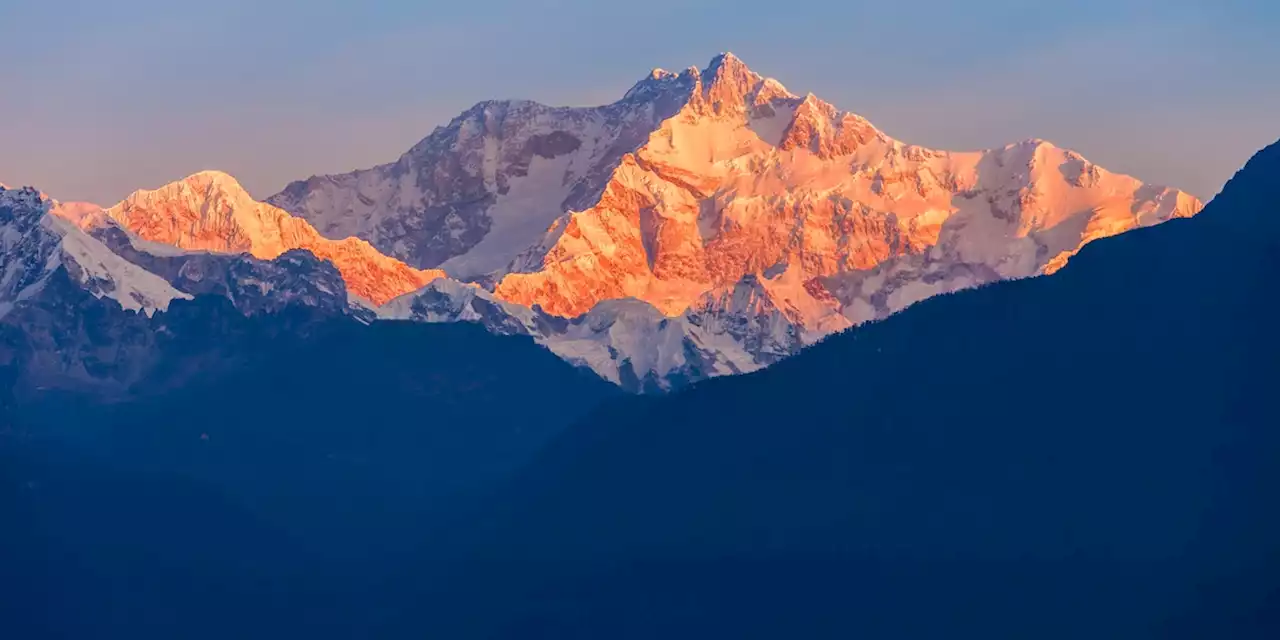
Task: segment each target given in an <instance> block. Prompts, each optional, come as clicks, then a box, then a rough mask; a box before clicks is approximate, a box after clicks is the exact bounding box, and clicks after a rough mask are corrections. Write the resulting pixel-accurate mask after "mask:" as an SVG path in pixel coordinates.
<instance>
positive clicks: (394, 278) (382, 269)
mask: <svg viewBox="0 0 1280 640" xmlns="http://www.w3.org/2000/svg"><path fill="white" fill-rule="evenodd" d="M57 213H60V214H62V215H65V216H67V218H68V219H72V220H75V221H77V222H78V223H79V224H80V225H81V226H82V227H85V228H88V229H92V228H94V227H96V226H99V225H101V224H103V223H104V221H105V220H112V221H115V222H116V223H118V224H119V225H120V226H121V227H123V228H124V229H126V230H128V231H130V232H132V233H133V234H135V235H136V236H138V237H139V238H141V239H143V240H146V241H150V242H156V243H162V244H166V245H171V246H174V247H178V248H180V249H186V250H196V251H211V252H217V253H248V254H250V255H252V256H253V257H255V258H259V259H263V260H270V259H273V258H275V257H277V256H279V255H281V254H283V253H285V252H286V251H290V250H293V249H306V250H307V251H310V252H311V253H313V254H315V255H316V257H318V258H320V259H321V260H329V261H331V262H333V264H334V266H336V267H337V268H338V271H339V272H340V273H342V277H343V280H344V281H345V282H346V285H347V288H348V289H349V290H350V291H351V293H353V294H355V295H357V296H360V297H361V298H364V299H366V300H369V301H370V302H371V303H373V304H375V305H379V304H383V303H385V302H387V301H388V300H390V299H392V298H394V297H396V296H399V295H401V294H404V293H408V292H410V291H414V290H416V289H420V288H422V287H423V286H425V285H426V284H427V283H428V282H430V281H432V280H434V279H435V278H438V277H441V276H443V275H444V272H442V271H439V270H426V271H424V270H419V269H413V268H410V267H408V266H406V265H405V264H403V263H401V262H399V261H397V260H394V259H392V258H388V257H387V256H384V255H382V254H381V253H379V252H378V251H377V250H376V249H374V248H373V247H372V246H370V245H369V243H367V242H364V241H363V240H359V239H357V238H341V239H336V240H330V239H327V238H324V237H322V236H321V235H320V234H319V233H317V232H316V230H315V229H314V228H313V227H312V226H311V225H310V224H308V223H307V222H306V221H305V220H300V219H298V218H295V217H293V216H291V215H289V214H288V213H286V212H284V211H282V210H280V209H277V208H275V207H272V206H270V205H267V204H264V203H261V202H257V201H255V200H253V198H252V197H250V196H249V194H248V193H247V192H246V191H245V190H244V189H243V188H242V187H241V186H240V184H239V183H238V182H236V181H235V179H234V178H232V177H231V176H228V175H227V174H225V173H221V172H217V171H205V172H202V173H197V174H195V175H193V176H190V177H188V178H186V179H184V180H180V181H178V182H174V183H172V184H168V185H165V186H163V187H161V188H159V189H156V190H154V191H138V192H136V193H134V194H132V195H130V196H129V197H128V198H126V199H125V200H124V201H123V202H121V203H119V204H117V205H115V206H114V207H111V208H109V209H106V210H104V211H101V212H100V213H99V214H97V215H93V214H92V213H86V212H85V211H84V205H80V208H79V209H73V208H70V207H60V208H59V209H58V210H57Z"/></svg>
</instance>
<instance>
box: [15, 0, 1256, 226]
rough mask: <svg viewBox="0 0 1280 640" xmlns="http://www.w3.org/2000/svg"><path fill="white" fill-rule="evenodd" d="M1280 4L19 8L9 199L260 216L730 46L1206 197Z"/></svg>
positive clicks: (753, 62) (903, 109) (19, 2)
mask: <svg viewBox="0 0 1280 640" xmlns="http://www.w3.org/2000/svg"><path fill="white" fill-rule="evenodd" d="M1276 33H1280V2H1275V1H1274V0H1159V1H1155V0H1072V1H1067V0H1046V1H1043V2H1041V1H1028V0H968V1H966V2H954V1H951V0H946V1H944V0H915V1H913V2H894V1H890V0H876V1H874V2H863V1H860V0H808V1H806V2H779V1H778V0H763V1H755V0H699V1H698V2H690V1H675V0H644V1H641V2H601V1H600V0H586V1H579V0H486V1H484V2H470V1H465V0H455V1H451V2H436V1H434V0H381V1H378V0H369V1H367V2H355V1H352V0H345V1H337V0H216V1H214V2H174V1H173V0H111V1H109V2H108V1H104V0H0V182H4V183H6V184H10V185H16V184H31V185H34V186H36V187H38V188H40V189H43V190H44V191H46V192H48V193H50V194H51V195H53V196H54V197H57V198H59V199H63V200H91V201H95V202H98V203H102V204H111V203H114V202H115V201H117V200H119V199H121V198H123V197H124V196H125V195H127V194H128V193H129V192H131V191H133V190H135V189H138V188H144V187H155V186H159V185H161V184H163V183H166V182H169V181H171V180H175V179H178V178H181V177H183V176H185V175H188V174H190V173H194V172H196V171H199V170H201V169H221V170H224V171H227V172H229V173H231V174H233V175H235V176H237V177H238V178H239V179H240V180H241V182H242V183H243V184H244V185H245V186H246V187H247V188H248V189H249V190H250V191H251V192H252V193H253V194H254V195H255V196H257V197H260V198H262V197H266V196H268V195H271V194H272V193H274V192H276V191H278V190H279V189H280V188H282V187H283V186H284V185H285V184H286V183H287V182H289V181H290V180H294V179H299V178H305V177H307V176H310V175H312V174H316V173H333V172H341V171H347V170H351V169H355V168H362V167H366V166H371V165H374V164H379V163H383V162H389V161H392V160H394V159H395V158H396V157H398V156H399V155H400V153H402V152H403V151H404V150H406V149H408V148H409V147H410V146H411V145H413V144H414V143H415V142H417V141H418V140H419V139H421V138H422V137H424V136H425V135H426V134H428V133H430V131H431V130H432V129H433V128H434V127H435V126H436V125H439V124H443V123H445V122H447V121H448V120H449V119H450V118H451V117H453V116H454V115H456V114H457V113H458V112H460V111H462V110H463V109H465V108H466V107H468V106H470V105H471V104H474V103H475V102H478V101H480V100H484V99H489V98H530V99H534V100H538V101H541V102H545V103H549V104H568V105H589V104H600V103H606V102H611V101H613V100H615V99H617V98H618V97H620V96H621V95H622V93H623V92H625V91H626V89H627V88H628V87H629V86H630V85H631V84H633V83H634V82H636V81H637V80H639V79H640V78H641V77H642V76H644V75H645V74H646V73H647V72H648V71H649V70H650V69H651V68H653V67H663V68H668V69H683V68H685V67H688V66H692V65H697V66H700V67H701V66H705V65H706V63H707V62H708V60H710V58H711V57H712V56H713V55H715V54H716V53H718V52H720V51H733V52H734V53H735V54H737V55H738V57H740V58H742V59H743V60H744V61H746V62H747V64H748V65H750V66H751V67H752V68H753V69H755V70H756V71H757V72H759V73H762V74H764V75H767V76H772V77H775V78H777V79H779V80H780V81H781V82H782V83H783V84H785V85H787V87H788V88H789V89H791V90H792V92H795V93H804V92H808V91H812V92H813V93H815V94H817V95H819V96H820V97H822V98H825V99H826V100H828V101H830V102H832V103H834V104H836V105H837V106H838V107H840V108H842V109H847V110H850V111H854V112H857V113H860V114H862V115H864V116H866V117H867V118H869V119H870V120H871V121H872V122H873V123H875V124H876V125H877V126H879V127H880V128H881V129H883V130H884V131H885V132H887V133H888V134H890V135H892V136H894V137H896V138H899V139H901V140H904V141H906V142H912V143H917V144H922V145H926V146H931V147H935V148H943V149H955V150H963V149H978V148H986V147H993V146H1000V145H1003V144H1005V143H1008V142H1014V141H1017V140H1021V139H1025V138H1030V137H1038V138H1045V139H1048V140H1051V141H1053V142H1055V143H1057V144H1059V145H1060V146H1064V147H1069V148H1073V149H1075V150H1077V151H1080V152H1081V153H1083V154H1084V155H1085V156H1086V157H1088V158H1090V159H1091V160H1093V161H1095V162H1097V163H1099V164H1101V165H1102V166H1104V167H1107V168H1109V169H1112V170H1114V171H1120V172H1124V173H1130V174H1133V175H1135V176H1137V177H1139V178H1141V179H1143V180H1146V181H1150V182H1157V183H1161V184H1169V185H1172V186H1176V187H1179V188H1182V189H1186V190H1188V191H1191V192H1192V193H1194V194H1196V195H1198V196H1200V197H1202V198H1206V199H1207V198H1209V197H1211V196H1212V195H1214V194H1215V193H1216V192H1217V190H1218V189H1219V188H1220V187H1221V186H1222V184H1223V182H1225V181H1226V179H1227V178H1229V177H1230V176H1231V174H1232V173H1233V172H1234V171H1235V170H1236V169H1237V168H1238V167H1239V166H1240V165H1242V164H1243V163H1244V161H1245V160H1246V159H1247V158H1248V157H1249V156H1250V155H1251V154H1252V153H1253V152H1254V151H1256V150H1257V149H1258V148H1260V147H1262V146H1264V145H1266V144H1268V143H1270V142H1273V141H1275V139H1276V138H1277V137H1280V38H1277V37H1276V35H1275V34H1276Z"/></svg>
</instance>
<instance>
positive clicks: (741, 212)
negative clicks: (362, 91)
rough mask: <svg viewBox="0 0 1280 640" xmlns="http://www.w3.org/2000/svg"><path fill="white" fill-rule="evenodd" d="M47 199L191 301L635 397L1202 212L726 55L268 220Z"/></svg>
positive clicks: (1055, 157)
mask: <svg viewBox="0 0 1280 640" xmlns="http://www.w3.org/2000/svg"><path fill="white" fill-rule="evenodd" d="M49 202H50V206H49V212H50V213H51V214H52V215H53V216H54V218H56V219H59V221H57V222H54V223H52V224H58V225H62V226H66V224H67V223H71V224H74V226H76V227H78V228H79V229H80V230H81V231H84V232H85V233H86V234H87V235H88V236H89V237H91V238H93V239H96V240H98V241H99V242H100V243H101V244H102V245H104V246H106V247H108V248H109V249H111V251H113V252H115V253H116V254H118V256H119V257H122V258H124V259H125V260H126V261H127V262H129V263H132V264H133V265H134V266H135V267H140V268H141V269H142V272H141V273H149V274H151V275H155V276H159V277H161V278H162V279H163V280H165V281H166V282H168V284H169V286H170V287H171V288H173V289H174V290H176V291H177V292H179V293H180V294H184V295H185V296H197V295H206V294H216V295H219V296H223V297H226V298H227V299H229V300H231V301H232V304H233V306H235V307H236V308H237V309H239V310H241V311H242V312H245V313H247V314H250V315H252V314H254V313H259V312H264V311H265V312H274V311H277V310H279V309H282V308H284V307H287V306H295V305H304V306H305V305H310V306H313V307H316V308H317V309H320V310H321V311H323V312H324V313H325V314H328V315H334V314H338V315H352V316H355V317H359V318H360V319H362V321H375V320H377V319H384V320H387V319H393V320H394V319H409V320H416V321H426V322H454V321H472V322H478V323H480V324H482V325H483V326H485V327H487V328H489V329H490V330H492V331H494V332H496V333H499V334H512V333H514V334H521V335H528V336H531V337H533V338H534V340H535V341H536V342H538V343H539V344H541V345H543V346H545V347H546V348H548V349H550V350H551V351H553V352H554V353H556V354H558V355H560V356H562V357H563V358H565V359H566V360H568V361H570V362H572V363H574V364H576V365H579V366H585V367H589V368H591V369H592V370H593V371H595V372H596V373H598V374H599V375H601V376H602V377H604V378H606V379H608V380H610V381H612V382H614V383H616V384H619V385H622V386H624V387H625V388H627V389H630V390H633V391H641V392H652V391H669V390H673V389H678V388H681V387H683V386H686V385H688V384H690V383H693V382H697V381H699V380H702V379H706V378H709V377H716V376H722V375H733V374H741V373H747V372H751V371H755V370H758V369H760V368H763V367H765V366H768V365H771V364H773V363H775V362H778V361H780V360H782V359H784V358H787V357H789V356H791V355H793V354H795V353H798V352H799V351H800V350H801V349H803V348H805V347H807V346H809V345H812V344H814V343H816V342H818V341H819V340H821V339H822V338H823V337H824V336H827V335H830V334H831V333H833V332H837V331H841V330H844V329H847V328H849V327H851V326H855V325H858V324H860V323H863V322H868V321H872V320H877V319H881V318H884V317H886V316H888V315H890V314H892V313H896V312H898V311H900V310H902V309H903V308H905V307H907V306H909V305H911V304H914V303H916V302H918V301H920V300H924V299H926V298H928V297H930V296H933V295H937V294H940V293H947V292H952V291H956V290H960V289H964V288H969V287H973V286H979V285H982V284H986V283H989V282H994V281H998V280H1006V279H1016V278H1023V277H1028V276H1034V275H1040V274H1051V273H1053V272H1055V271H1057V270H1058V269H1060V268H1061V267H1062V266H1063V265H1064V264H1066V261H1067V260H1068V259H1069V258H1070V257H1071V256H1073V255H1074V254H1075V253H1076V252H1077V251H1078V250H1079V249H1080V247H1082V246H1083V245H1084V244H1086V243H1088V242H1090V241H1092V240H1095V239H1098V238H1102V237H1107V236H1110V235H1114V234H1118V233H1121V232H1124V231H1127V230H1130V229H1134V228H1138V227H1144V226H1150V225H1153V224H1157V223H1160V222H1163V221H1166V220H1169V219H1173V218H1181V217H1188V216H1191V215H1194V214H1195V213H1196V212H1197V211H1199V209H1200V203H1199V202H1198V201H1197V200H1196V199H1195V198H1192V197H1191V196H1188V195H1187V194H1184V193H1181V192H1178V191H1176V190H1173V189H1169V188H1164V187H1157V186H1151V185H1145V184H1143V183H1141V182H1139V181H1138V180H1136V179H1134V178H1130V177H1128V176H1122V175H1117V174H1112V173H1110V172H1108V171H1106V170H1104V169H1102V168H1100V167H1098V166H1097V165H1094V164H1092V163H1090V162H1089V161H1087V160H1085V159H1084V158H1083V157H1081V156H1080V155H1079V154H1076V153H1074V152H1071V151H1067V150H1064V149H1059V148H1057V147H1055V146H1053V145H1052V144H1050V143H1047V142H1044V141H1041V140H1030V141H1025V142H1021V143H1018V144H1014V145H1009V146H1007V147H1004V148H1001V149H994V150H987V151H982V152H972V153H954V152H945V151H935V150H930V149H925V148H923V147H918V146H914V145H908V144H905V143H902V142H899V141H897V140H894V139H892V138H890V137H889V136H888V135H886V134H884V133H883V132H881V131H879V130H878V129H876V128H875V127H874V126H872V125H871V124H870V123H869V122H867V121H866V120H865V119H863V118H861V117H859V116H856V115H854V114H849V113H844V112H840V111H838V110H837V109H836V108H835V107H833V106H831V105H829V104H827V103H825V102H822V101H821V100H819V99H817V98H816V97H814V96H812V95H808V96H804V97H800V96H796V95H794V94H791V93H790V92H788V91H787V90H786V88H785V87H783V85H782V84H781V83H779V82H777V81H776V80H773V79H769V78H764V77H763V76H760V75H759V74H756V73H755V72H753V71H751V70H750V69H749V68H748V67H747V66H746V65H745V64H744V63H743V62H742V61H741V60H739V59H737V58H736V57H734V56H733V55H732V54H722V55H720V56H718V57H716V58H715V59H714V60H712V62H711V64H710V65H709V66H708V67H707V68H706V69H702V70H699V69H696V68H690V69H688V70H686V71H684V72H681V73H671V72H667V71H663V70H655V71H654V72H653V73H651V74H650V75H649V76H648V77H646V78H644V79H643V80H641V81H640V82H639V83H637V84H636V85H635V86H634V87H633V88H632V89H631V90H630V91H628V92H627V94H626V95H625V96H623V98H622V99H620V100H619V101H617V102H615V103H613V104H610V105H605V106H602V107H594V108H553V107H546V106H543V105H539V104H536V103H531V102H523V101H491V102H484V103H481V104H478V105H476V106H475V107H473V108H472V109H469V110H468V111H466V112H465V113H463V114H462V115H461V116H459V117H458V118H456V119H454V121H452V122H451V123H449V124H448V125H447V126H444V127H440V128H437V129H436V131H434V132H433V133H432V134H431V135H429V136H428V137H427V138H426V139H424V140H423V141H422V142H420V143H419V144H418V145H416V146H414V147H413V148H412V149H410V150H409V151H408V152H407V153H406V154H404V155H403V156H402V157H401V158H400V159H399V160H398V161H396V162H394V163H391V164H388V165H383V166H380V167H374V168H372V169H368V170H364V171H356V172H353V173H350V174H345V175H341V176H328V177H314V178H311V179H309V180H306V181H302V182H296V183H293V184H291V185H289V186H288V187H287V188H286V189H285V190H284V191H283V192H281V193H280V194H277V195H276V196H273V197H271V198H269V199H268V201H267V202H265V203H264V202H258V201H255V200H254V199H253V198H252V197H250V196H249V194H248V193H247V192H245V190H244V189H243V188H241V187H240V185H239V184H238V183H237V182H236V181H235V180H234V179H233V178H232V177H230V176H228V175H226V174H224V173H220V172H216V171H206V172H202V173H198V174H196V175H193V176H190V177H188V178H186V179H184V180H180V181H178V182H175V183H172V184H169V185H166V186H164V187H161V188H159V189H156V190H150V191H148V190H144V191H138V192H136V193H134V194H133V195H131V196H129V197H128V198H127V199H125V200H124V201H123V202H121V203H119V204H117V205H115V206H113V207H110V208H107V209H101V208H99V207H96V206H94V205H91V204H87V203H60V202H57V201H53V200H50V201H49ZM313 225H314V226H313ZM77 237H83V234H81V235H77ZM95 246H96V245H95ZM297 251H305V252H309V253H311V254H312V255H314V256H315V257H316V258H318V259H319V260H320V261H324V262H328V263H332V264H333V266H334V267H336V269H337V272H338V273H339V274H340V275H341V278H340V281H337V282H335V281H333V280H332V279H331V278H330V277H329V271H327V270H326V269H323V268H313V267H314V265H312V264H311V262H310V261H309V260H308V259H306V258H300V257H298V256H297V255H296V254H292V253H291V252H297ZM280 258H286V259H285V260H283V261H280V260H279V259H280ZM308 274H310V275H308ZM312 276H314V278H312ZM151 281H152V282H153V283H154V278H152V279H151ZM255 288H256V289H255ZM101 346H103V345H102V344H99V347H101Z"/></svg>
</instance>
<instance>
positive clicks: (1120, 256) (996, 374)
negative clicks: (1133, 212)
mask: <svg viewBox="0 0 1280 640" xmlns="http://www.w3.org/2000/svg"><path fill="white" fill-rule="evenodd" d="M1277 180H1280V143H1277V144H1276V145H1273V146H1271V147H1269V148H1267V149H1265V150H1263V151H1262V152H1260V153H1259V154H1258V155H1257V156H1256V157H1254V158H1253V159H1252V160H1251V161H1250V162H1249V163H1248V164H1247V166H1246V167H1245V168H1244V169H1243V170H1241V172H1240V173H1239V174H1238V175H1237V176H1236V177H1235V178H1233V179H1232V180H1231V182H1230V183H1229V184H1228V185H1227V186H1226V188H1225V189H1224V190H1223V192H1222V193H1221V195H1219V196H1218V197H1217V198H1216V199H1215V200H1214V201H1213V202H1211V203H1210V204H1209V205H1208V207H1206V208H1205V210H1204V212H1203V213H1202V214H1201V215H1199V216H1196V217H1195V218H1193V219H1190V220H1177V221H1173V222H1170V223H1168V224H1164V225H1160V226H1159V227H1156V228H1151V229H1144V230H1140V231H1134V232H1132V233H1128V234H1124V235H1122V236H1119V237H1116V238H1112V239H1109V240H1105V241H1101V242H1097V243H1093V244H1090V245H1089V246H1087V247H1085V248H1084V249H1083V250H1081V251H1080V253H1079V255H1078V256H1076V257H1074V258H1073V259H1072V260H1071V262H1070V264H1068V265H1067V266H1066V267H1065V268H1064V269H1062V270H1060V272H1059V273H1057V274H1056V275H1054V276H1053V277H1049V278H1034V279H1025V280H1019V281H1014V282H1003V283H997V284H991V285H987V286H984V287H981V288H979V289H976V290H970V291H964V292H959V293H955V294H950V295H944V296H937V297H935V298H932V299H930V300H927V301H925V302H922V303H920V304H917V305H914V306H912V307H911V308H910V309H909V310H906V311H904V312H903V313H901V314H897V315H895V316H893V317H891V318H888V319H885V320H882V321H879V322H874V323H869V324H865V325H862V326H860V327H857V328H854V329H852V330H850V331H847V332H844V333H841V334H839V335H834V336H832V337H830V338H827V339H826V340H824V341H823V342H821V343H820V344H819V345H817V346H815V347H813V348H811V349H809V350H806V351H805V352H803V353H801V354H799V355H797V356H795V357H793V358H790V359H788V360H786V361H784V362H781V363H778V364H777V365H775V366H773V367H770V368H768V369H765V370H763V371H759V372H756V373H753V374H750V375H744V376H735V377H730V378H721V379H717V380H712V381H708V382H706V383H703V384H701V385H698V386H697V387H695V388H693V389H692V390H689V391H686V392H683V393H677V394H671V395H666V396H648V397H633V398H628V399H625V400H622V401H618V402H615V403H611V404H608V405H605V406H603V407H601V408H600V409H599V410H598V411H596V412H595V413H593V414H592V415H591V416H589V417H588V418H586V419H585V420H583V421H582V422H581V423H579V424H578V425H577V426H576V427H574V428H572V429H569V430H568V431H566V432H565V433H564V434H563V435H562V436H561V437H560V438H559V439H558V440H557V441H556V442H555V443H554V444H553V445H552V446H551V447H549V448H548V450H547V451H546V452H544V454H543V455H541V456H539V458H538V459H537V460H536V461H535V462H534V463H533V464H531V465H530V466H529V467H528V468H527V469H525V470H524V471H523V472H522V473H521V474H520V475H519V476H518V477H516V478H515V479H514V480H513V481H512V482H511V483H510V484H509V485H507V486H506V487H505V489H503V490H501V491H498V492H496V493H495V494H494V495H492V496H490V497H489V498H488V499H487V500H486V501H485V502H484V503H483V504H481V505H478V506H477V507H476V508H475V511H474V513H473V514H472V516H473V521H472V525H471V526H464V527H459V528H458V529H457V530H455V531H454V532H453V534H452V537H450V538H449V539H447V540H441V539H435V540H433V543H432V547H431V549H429V550H427V551H425V552H424V553H426V554H427V555H428V556H429V557H431V558H434V560H432V561H430V562H426V561H424V562H426V564H425V565H424V566H437V565H436V564H434V563H444V564H446V565H450V566H452V567H453V570H452V571H451V572H448V573H446V574H445V576H444V577H440V576H438V575H435V574H431V577H430V578H429V579H425V580H424V579H415V575H416V574H417V573H418V571H419V570H420V567H415V566H413V565H410V566H406V568H405V570H404V572H403V574H402V577H401V581H400V582H396V583H394V587H389V588H388V595H387V597H388V598H394V597H396V596H395V593H394V592H400V593H402V594H405V596H404V598H403V599H402V600H400V602H401V605H400V606H401V610H403V611H405V612H409V611H417V609H415V608H414V607H415V603H416V604H418V605H420V603H422V602H431V603H432V605H433V606H434V607H436V608H435V609H433V610H432V611H433V613H434V614H436V615H434V616H433V617H431V618H429V619H424V618H419V617H416V616H414V615H412V614H408V613H406V615H404V616H402V617H400V618H397V619H396V620H395V621H394V622H390V623H388V628H396V626H397V625H416V626H415V627H414V628H417V629H420V630H421V632H422V633H424V634H425V635H441V636H444V637H454V638H459V637H605V636H607V637H624V638H633V637H634V638H648V637H709V636H720V637H737V638H755V637H759V638H773V637H783V636H787V637H791V636H795V637H806V638H827V637H830V638H848V637H864V638H901V637H973V636H980V637H1000V638H1006V637H1007V638H1015V637H1040V638H1080V637H1105V638H1205V637H1233V638H1273V637H1276V635H1277V633H1280V542H1278V541H1280V518H1278V517H1277V516H1276V512H1275V510H1274V509H1273V508H1272V507H1271V505H1273V504H1274V503H1275V500H1276V493H1277V488H1280V471H1278V470H1280V465H1277V461H1280V432H1277V430H1276V429H1275V426H1276V425H1277V424H1280V405H1277V403H1276V402H1275V400H1274V393H1272V386H1273V385H1274V381H1275V380H1276V379H1277V377H1278V376H1280V341H1278V340H1277V337H1276V333H1275V331H1274V330H1273V329H1272V327H1271V319H1272V318H1274V317H1276V315H1277V313H1278V312H1280V305H1278V304H1277V302H1276V297H1275V296H1274V295H1272V288H1273V282H1274V281H1275V278H1276V277H1277V276H1278V275H1280V240H1277V238H1280V224H1278V223H1277V221H1278V220H1280V195H1277V191H1276V190H1275V189H1274V185H1275V184H1276V182H1277Z"/></svg>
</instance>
